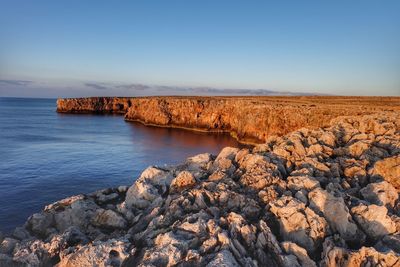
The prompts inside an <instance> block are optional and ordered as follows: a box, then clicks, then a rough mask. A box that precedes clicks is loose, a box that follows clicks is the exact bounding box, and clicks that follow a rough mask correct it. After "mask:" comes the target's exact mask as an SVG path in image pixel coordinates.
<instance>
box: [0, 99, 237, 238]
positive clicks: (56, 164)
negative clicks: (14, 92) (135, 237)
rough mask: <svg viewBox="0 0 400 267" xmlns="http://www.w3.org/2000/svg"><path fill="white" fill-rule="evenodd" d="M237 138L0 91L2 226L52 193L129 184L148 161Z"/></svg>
mask: <svg viewBox="0 0 400 267" xmlns="http://www.w3.org/2000/svg"><path fill="white" fill-rule="evenodd" d="M225 146H234V147H240V146H241V145H240V144H239V143H238V142H237V141H236V140H235V139H234V138H232V137H231V136H230V135H229V134H223V133H201V132H194V131H188V130H183V129H170V128H159V127H149V126H144V125H142V124H140V123H133V122H125V121H124V118H123V116H121V115H94V114H60V113H57V112H56V99H34V98H30V99H28V98H0V231H2V232H3V233H11V231H12V230H13V229H14V228H15V227H17V226H22V225H23V223H24V222H25V221H26V220H27V218H28V217H29V216H30V215H32V214H33V213H35V212H39V211H41V210H42V209H43V208H44V206H46V205H48V204H50V203H53V202H55V201H57V200H60V199H63V198H65V197H69V196H72V195H77V194H81V193H90V192H94V191H96V190H99V189H103V188H107V187H117V186H120V185H132V184H133V182H134V181H135V180H136V179H137V178H138V177H139V175H140V173H141V172H142V171H143V170H144V169H145V168H146V167H148V166H150V165H158V166H163V165H165V164H167V165H174V164H179V163H181V162H183V161H185V159H186V158H187V157H190V156H193V155H196V154H199V153H205V152H209V153H212V154H218V152H219V151H220V150H221V149H222V148H223V147H225Z"/></svg>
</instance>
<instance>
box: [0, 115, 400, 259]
mask: <svg viewBox="0 0 400 267" xmlns="http://www.w3.org/2000/svg"><path fill="white" fill-rule="evenodd" d="M399 192H400V113H399V112H380V113H375V114H372V115H364V116H345V117H338V118H336V119H334V120H332V121H331V123H330V126H327V127H325V128H312V129H306V128H302V129H299V130H296V131H293V132H291V133H289V134H287V135H285V136H282V137H277V136H274V137H270V138H267V139H266V142H265V144H261V145H258V146H256V147H254V148H251V149H249V148H245V149H237V148H230V147H227V148H224V149H223V150H222V151H221V152H220V153H219V155H217V156H213V155H210V154H201V155H197V156H194V157H191V158H188V159H187V160H186V162H184V163H182V164H181V165H178V166H169V167H157V166H151V167H149V168H147V169H146V170H145V171H144V172H143V173H142V174H141V175H140V177H139V178H138V179H137V180H136V181H135V183H134V184H133V185H132V186H130V187H126V186H121V187H118V188H109V189H105V190H101V191H98V192H95V193H93V194H88V195H78V196H73V197H70V198H67V199H64V200H60V201H58V202H56V203H53V204H51V205H48V206H46V207H45V209H44V210H43V211H42V212H40V213H36V214H34V215H32V216H31V217H30V218H29V219H28V220H27V222H26V223H25V224H24V225H23V226H22V227H18V228H16V229H15V231H14V232H13V234H12V235H11V236H8V237H3V236H2V235H0V266H53V265H57V266H60V267H61V266H209V267H212V266H332V267H333V266H400V200H399Z"/></svg>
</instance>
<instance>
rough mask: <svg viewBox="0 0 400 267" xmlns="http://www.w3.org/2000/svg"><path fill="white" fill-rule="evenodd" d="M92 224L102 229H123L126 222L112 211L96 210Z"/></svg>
mask: <svg viewBox="0 0 400 267" xmlns="http://www.w3.org/2000/svg"><path fill="white" fill-rule="evenodd" d="M92 224H93V225H95V226H98V227H104V228H125V227H126V226H127V222H126V220H125V219H124V218H123V217H122V216H121V215H119V214H118V213H116V212H115V211H112V210H104V209H98V210H96V212H95V214H94V217H93V219H92Z"/></svg>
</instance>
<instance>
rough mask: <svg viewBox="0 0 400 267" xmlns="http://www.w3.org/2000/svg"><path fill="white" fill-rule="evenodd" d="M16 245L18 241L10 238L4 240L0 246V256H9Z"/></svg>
mask: <svg viewBox="0 0 400 267" xmlns="http://www.w3.org/2000/svg"><path fill="white" fill-rule="evenodd" d="M17 244H18V240H16V239H14V238H10V237H6V238H4V240H3V241H2V242H1V244H0V253H1V254H11V253H12V252H13V250H14V248H15V245H17Z"/></svg>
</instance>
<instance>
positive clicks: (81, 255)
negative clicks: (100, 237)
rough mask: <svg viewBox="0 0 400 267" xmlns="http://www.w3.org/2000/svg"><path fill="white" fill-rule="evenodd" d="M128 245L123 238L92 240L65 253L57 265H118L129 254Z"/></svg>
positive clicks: (62, 266) (67, 266)
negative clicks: (75, 249) (73, 250)
mask: <svg viewBox="0 0 400 267" xmlns="http://www.w3.org/2000/svg"><path fill="white" fill-rule="evenodd" d="M129 246H130V243H129V242H128V241H127V240H123V239H122V240H115V239H110V240H108V241H106V242H102V241H99V242H94V243H93V244H89V245H86V246H83V247H81V248H80V249H78V250H77V251H75V252H73V253H71V254H68V255H65V256H64V257H63V258H61V261H60V263H59V264H58V265H57V266H58V267H69V266H120V265H121V264H122V263H123V262H124V260H125V259H127V258H128V256H129V249H130V248H129ZM130 250H132V248H131V249H130Z"/></svg>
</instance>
